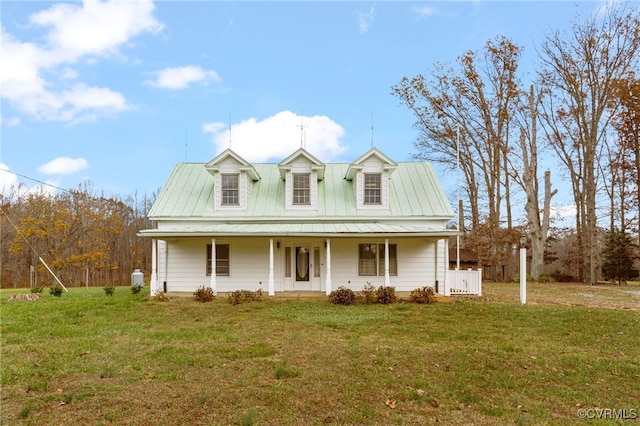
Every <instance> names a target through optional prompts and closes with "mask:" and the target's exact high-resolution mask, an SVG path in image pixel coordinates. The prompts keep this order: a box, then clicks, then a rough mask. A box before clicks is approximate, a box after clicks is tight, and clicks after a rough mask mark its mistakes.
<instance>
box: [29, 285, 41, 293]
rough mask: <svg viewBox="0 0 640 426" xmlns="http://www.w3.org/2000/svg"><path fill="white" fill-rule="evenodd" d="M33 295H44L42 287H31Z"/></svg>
mask: <svg viewBox="0 0 640 426" xmlns="http://www.w3.org/2000/svg"><path fill="white" fill-rule="evenodd" d="M31 293H42V287H40V286H39V285H35V286H33V287H31Z"/></svg>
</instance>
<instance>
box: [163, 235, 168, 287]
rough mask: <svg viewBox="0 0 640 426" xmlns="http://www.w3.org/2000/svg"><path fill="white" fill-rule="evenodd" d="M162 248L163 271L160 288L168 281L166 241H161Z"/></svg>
mask: <svg viewBox="0 0 640 426" xmlns="http://www.w3.org/2000/svg"><path fill="white" fill-rule="evenodd" d="M162 247H163V248H164V271H163V275H164V276H163V280H162V288H164V283H165V282H167V281H169V278H168V277H169V243H167V241H166V240H165V241H162Z"/></svg>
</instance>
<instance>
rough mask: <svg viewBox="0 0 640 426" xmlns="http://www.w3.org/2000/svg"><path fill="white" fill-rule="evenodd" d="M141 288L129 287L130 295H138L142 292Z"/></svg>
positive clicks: (139, 286) (137, 286)
mask: <svg viewBox="0 0 640 426" xmlns="http://www.w3.org/2000/svg"><path fill="white" fill-rule="evenodd" d="M142 287H143V286H141V285H132V286H131V293H132V294H138V293H140V292H141V291H142Z"/></svg>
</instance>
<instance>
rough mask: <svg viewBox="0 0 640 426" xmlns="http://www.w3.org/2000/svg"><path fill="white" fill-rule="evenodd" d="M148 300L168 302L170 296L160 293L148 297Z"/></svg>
mask: <svg viewBox="0 0 640 426" xmlns="http://www.w3.org/2000/svg"><path fill="white" fill-rule="evenodd" d="M147 300H155V301H156V302H168V301H169V296H167V295H166V294H165V293H163V292H161V291H160V292H158V293H156V294H155V295H153V296H149V297H147Z"/></svg>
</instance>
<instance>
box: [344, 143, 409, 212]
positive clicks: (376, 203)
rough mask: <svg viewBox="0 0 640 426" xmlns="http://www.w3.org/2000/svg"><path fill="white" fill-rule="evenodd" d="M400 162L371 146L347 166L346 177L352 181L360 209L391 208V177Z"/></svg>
mask: <svg viewBox="0 0 640 426" xmlns="http://www.w3.org/2000/svg"><path fill="white" fill-rule="evenodd" d="M397 167H398V164H397V163H396V162H394V161H393V160H391V159H390V158H389V157H387V156H386V155H384V154H383V153H382V152H380V151H379V150H377V149H376V148H371V149H370V150H369V151H367V152H366V153H365V154H364V155H362V156H361V157H360V158H358V159H357V160H355V161H354V162H353V163H351V164H350V165H349V167H348V168H347V174H346V175H345V179H347V180H350V181H352V183H353V192H354V194H355V195H356V205H357V208H358V209H387V208H389V178H390V176H391V173H393V172H394V170H395V169H396V168H397Z"/></svg>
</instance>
